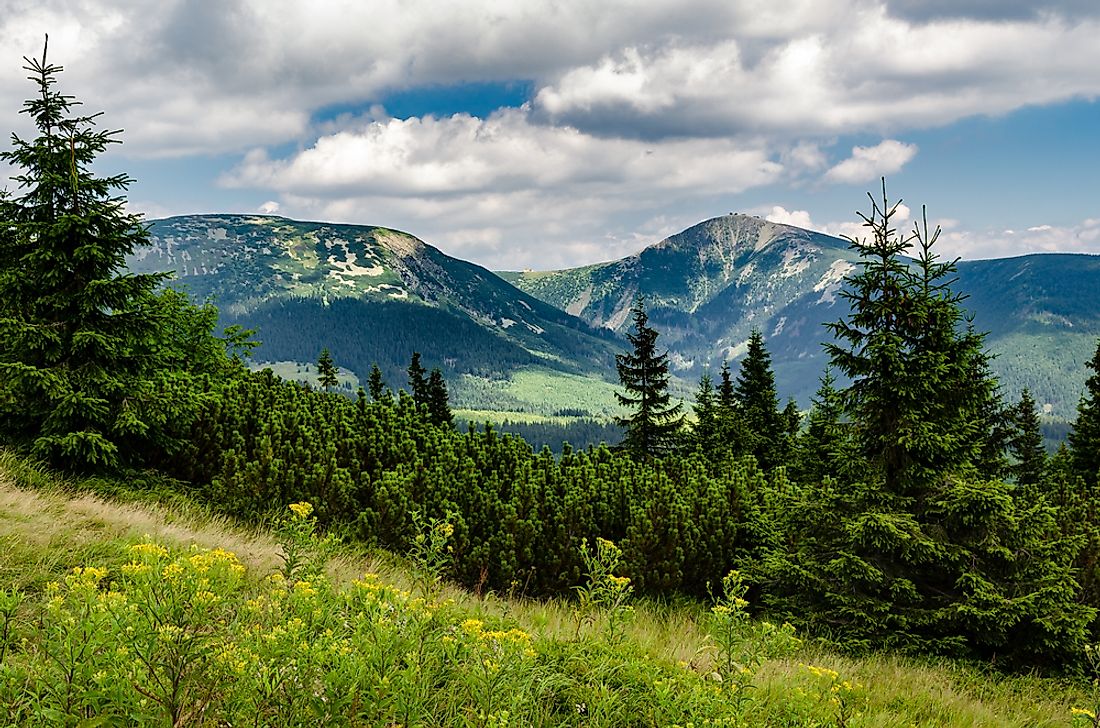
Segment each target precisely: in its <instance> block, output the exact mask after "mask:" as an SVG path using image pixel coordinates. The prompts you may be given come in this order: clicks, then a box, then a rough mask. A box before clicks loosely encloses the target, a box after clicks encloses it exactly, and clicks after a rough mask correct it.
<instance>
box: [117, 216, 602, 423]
mask: <svg viewBox="0 0 1100 728" xmlns="http://www.w3.org/2000/svg"><path fill="white" fill-rule="evenodd" d="M150 243H151V244H150V245H149V246H148V247H146V248H143V249H140V250H137V251H135V252H134V253H133V254H132V255H131V256H130V257H129V258H128V265H129V268H130V269H131V270H133V271H137V272H153V271H172V272H174V273H175V276H176V277H175V280H174V281H173V282H172V283H171V284H170V285H172V286H173V287H175V288H178V289H179V290H183V291H186V292H187V293H188V294H189V295H190V296H191V298H192V300H194V301H196V302H202V301H206V300H211V301H214V302H215V303H216V304H217V306H218V307H219V310H220V312H221V314H220V315H221V318H220V321H221V323H222V324H223V325H227V324H238V325H240V326H242V327H244V328H247V329H253V330H255V331H256V338H257V340H259V341H260V342H262V347H261V348H260V349H258V350H257V352H256V357H257V359H260V360H262V361H268V362H279V361H293V362H299V363H309V362H313V361H315V360H316V358H317V356H318V354H319V353H320V351H321V349H322V348H324V347H327V348H328V349H329V350H330V351H331V353H332V356H333V357H334V359H335V361H336V363H337V364H338V365H339V366H341V367H343V368H346V369H348V370H350V371H352V372H353V373H354V374H355V375H356V376H357V377H358V378H359V379H360V380H365V379H366V376H367V374H368V373H369V372H370V369H371V366H372V365H373V364H378V366H379V367H380V368H381V369H382V372H383V374H384V375H385V376H386V378H387V379H389V380H391V381H399V380H400V379H401V377H402V376H403V372H404V370H405V367H406V366H407V365H408V361H409V357H410V356H411V355H412V352H413V351H419V352H420V353H421V355H422V356H423V358H424V360H425V362H426V363H427V364H428V365H429V366H430V367H440V368H441V369H442V370H443V371H444V372H446V374H447V376H448V378H449V379H450V380H451V382H452V387H453V389H454V396H455V400H456V403H457V404H459V405H461V406H465V407H470V408H475V409H477V408H482V407H484V406H485V405H486V404H488V402H487V401H486V400H485V399H484V398H483V397H480V396H479V394H478V392H479V389H480V388H482V387H480V386H479V385H482V384H483V383H489V382H494V381H507V380H509V379H510V378H512V377H513V376H514V375H516V374H517V373H519V372H533V373H536V374H539V375H541V376H543V377H544V378H546V379H548V380H550V381H553V380H554V379H555V377H556V376H559V375H567V374H577V373H580V374H585V375H589V376H597V377H606V376H608V374H609V372H610V369H611V361H612V359H611V355H612V353H613V351H614V350H615V348H616V347H617V346H618V344H617V341H618V338H617V337H616V336H615V335H614V334H613V333H612V332H610V331H607V330H601V329H594V328H591V327H589V326H588V325H586V324H585V323H583V322H582V321H580V320H579V319H577V318H575V317H573V316H570V315H568V314H565V313H563V312H561V311H559V310H557V309H555V308H553V307H551V306H548V305H547V304H545V303H543V302H541V301H539V300H538V299H535V298H533V297H531V296H528V295H526V294H524V293H522V292H520V291H518V290H516V289H515V288H514V287H512V286H510V285H508V284H507V283H505V282H503V281H501V280H500V278H498V277H497V276H495V275H493V274H492V273H490V272H489V271H487V270H485V269H484V268H481V267H479V266H476V265H473V264H471V263H467V262H465V261H461V260H457V259H455V258H451V257H449V256H446V255H444V254H443V253H441V252H440V251H439V250H437V249H435V248H433V247H431V246H429V245H426V244H425V243H423V242H422V241H420V240H418V239H416V238H414V237H413V236H411V235H408V234H407V233H402V232H398V231H394V230H389V229H385V228H378V227H369V226H358V225H334V224H327V223H307V222H298V221H294V220H287V219H285V218H278V217H265V216H250V215H197V216H189V217H178V218H169V219H165V220H157V221H154V222H153V223H152V225H151V227H150ZM532 404H533V403H531V402H526V401H517V402H515V403H513V405H512V407H513V409H516V410H519V411H523V410H524V409H533V407H532ZM534 404H535V407H537V403H534Z"/></svg>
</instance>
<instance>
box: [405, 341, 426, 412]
mask: <svg viewBox="0 0 1100 728" xmlns="http://www.w3.org/2000/svg"><path fill="white" fill-rule="evenodd" d="M408 371H409V394H411V395H412V399H413V402H415V403H416V404H418V405H427V404H428V402H429V401H430V400H431V393H430V392H429V390H428V377H427V373H428V372H427V371H426V370H425V369H424V365H423V364H421V363H420V352H419V351H414V352H413V355H412V359H411V360H410V361H409V370H408Z"/></svg>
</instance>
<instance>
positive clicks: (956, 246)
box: [940, 218, 1100, 259]
mask: <svg viewBox="0 0 1100 728" xmlns="http://www.w3.org/2000/svg"><path fill="white" fill-rule="evenodd" d="M941 227H943V228H944V234H943V235H942V236H941V238H940V248H941V251H942V253H943V255H945V256H960V257H962V258H966V259H975V258H1002V257H1006V256H1011V255H1025V254H1027V253H1096V254H1100V220H1096V219H1091V218H1090V219H1086V220H1083V221H1082V222H1080V223H1076V224H1073V225H1049V224H1041V225H1033V226H1031V227H1029V228H1027V229H1026V230H1023V231H1021V230H1011V229H1008V230H966V229H961V228H955V229H948V228H947V226H946V225H942V224H941Z"/></svg>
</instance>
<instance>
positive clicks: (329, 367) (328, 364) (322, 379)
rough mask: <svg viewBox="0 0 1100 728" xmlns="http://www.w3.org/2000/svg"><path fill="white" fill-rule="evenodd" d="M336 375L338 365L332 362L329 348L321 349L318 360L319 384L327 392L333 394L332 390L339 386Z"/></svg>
mask: <svg viewBox="0 0 1100 728" xmlns="http://www.w3.org/2000/svg"><path fill="white" fill-rule="evenodd" d="M336 373H337V369H336V364H335V363H334V362H333V361H332V354H331V353H329V350H328V347H325V348H324V349H321V356H320V357H319V358H318V359H317V383H318V384H320V385H321V387H322V388H324V390H325V391H326V392H331V391H332V388H333V387H335V386H336V385H337V384H338V380H337V378H336Z"/></svg>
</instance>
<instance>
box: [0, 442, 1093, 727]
mask: <svg viewBox="0 0 1100 728" xmlns="http://www.w3.org/2000/svg"><path fill="white" fill-rule="evenodd" d="M88 488H97V489H99V490H104V489H110V490H115V491H119V490H121V492H123V493H125V492H127V491H126V485H125V484H115V483H110V482H104V481H85V482H59V481H58V480H56V479H55V478H54V477H53V476H51V475H49V474H46V473H43V472H41V471H39V470H37V469H35V468H34V467H32V466H30V465H28V464H27V463H26V462H24V461H21V460H19V459H17V458H15V457H12V456H11V455H10V454H8V453H5V452H3V451H0V544H3V546H4V548H3V549H0V593H2V594H3V595H5V597H6V595H8V594H11V593H12V591H13V590H17V591H19V592H21V593H22V594H23V598H22V600H21V601H20V602H18V603H17V605H16V606H15V607H14V608H12V609H10V610H9V609H8V607H7V606H6V605H7V604H8V602H7V601H5V602H4V604H3V605H0V607H2V608H0V614H2V620H0V621H2V622H3V625H4V626H5V628H6V629H5V630H4V632H3V635H4V638H3V640H4V641H3V647H4V650H5V651H4V654H3V659H2V660H0V711H2V712H3V714H4V715H5V716H6V717H7V719H8V722H10V723H11V724H12V725H41V724H44V723H42V722H41V719H45V718H44V716H46V715H49V716H51V718H50V719H49V721H48V722H51V723H57V724H64V723H65V722H66V720H70V718H71V720H70V722H73V723H77V722H79V721H80V720H81V719H84V720H85V721H86V723H85V724H89V725H90V724H92V723H91V722H90V721H92V719H98V720H99V721H101V722H102V723H100V722H96V723H95V724H97V725H98V724H113V723H111V719H112V715H115V716H118V717H120V718H121V716H124V715H129V716H130V718H129V720H128V721H127V720H120V722H121V723H125V724H130V723H132V722H137V723H140V724H144V725H170V724H173V720H172V716H171V715H170V711H169V708H173V709H175V710H176V716H177V718H176V720H175V724H177V725H215V724H221V720H222V719H226V718H237V717H240V718H244V719H246V720H247V721H248V722H253V721H257V720H258V721H260V722H262V723H264V724H265V725H302V724H304V723H306V722H313V723H318V722H320V723H326V722H328V723H330V724H375V725H383V724H394V723H397V722H401V723H404V724H416V723H421V722H423V723H426V724H446V725H506V724H507V725H512V724H523V725H526V724H539V725H578V724H584V725H589V726H626V725H676V724H678V725H688V724H692V723H693V724H694V725H703V724H706V723H705V721H710V723H711V724H719V725H727V724H729V725H837V724H839V723H838V711H839V710H840V708H839V707H838V706H837V705H836V704H835V703H834V702H833V701H832V697H833V696H834V695H836V694H837V693H834V692H833V691H832V686H833V685H838V686H840V693H839V694H840V695H841V696H842V697H843V699H844V700H845V701H846V702H847V705H848V707H849V708H850V709H851V710H852V711H853V712H854V711H859V713H860V715H859V716H858V717H855V718H850V719H849V723H848V724H850V725H853V726H854V725H868V726H871V725H873V726H883V727H898V728H901V727H902V726H905V727H908V726H913V725H919V726H944V727H947V726H972V727H975V728H977V727H985V726H990V727H992V726H997V727H998V728H1002V727H1006V726H1007V727H1017V726H1018V727H1020V728H1023V727H1025V726H1027V727H1029V728H1031V727H1044V726H1064V725H1069V724H1070V710H1071V708H1073V707H1076V706H1085V705H1086V704H1087V701H1088V698H1089V696H1088V695H1087V693H1086V691H1085V689H1084V688H1083V687H1076V686H1074V685H1070V684H1067V683H1063V682H1059V681H1056V680H1051V679H1042V678H1033V677H1019V678H1010V677H999V676H997V675H996V674H989V673H988V672H986V671H981V670H978V669H974V668H970V667H968V666H966V665H964V664H960V663H951V662H933V661H917V660H914V659H910V658H905V657H901V656H897V655H889V654H884V655H877V656H870V657H866V658H862V659H854V658H846V657H840V656H837V655H835V654H832V653H830V652H829V651H827V650H826V649H823V648H821V647H817V646H813V645H806V646H803V647H802V648H801V649H800V650H799V651H798V652H797V653H795V654H793V655H789V656H787V657H783V658H778V659H770V660H765V661H764V662H763V664H762V665H761V666H760V667H759V669H757V670H756V671H755V674H753V675H752V676H751V681H752V685H753V687H751V688H749V689H747V690H746V691H744V692H743V693H740V696H741V697H740V698H738V694H735V693H734V691H733V688H732V686H731V685H727V684H723V683H721V682H717V681H716V680H715V679H714V678H713V674H714V673H713V672H712V671H713V670H714V669H715V668H716V667H717V666H716V665H715V647H714V643H713V642H712V641H711V640H710V639H709V638H708V637H707V628H706V621H707V619H708V617H707V614H708V612H707V610H706V609H705V607H703V606H701V605H698V606H697V605H690V604H683V605H679V606H669V605H667V604H666V605H657V604H652V603H647V602H640V603H638V604H636V605H635V607H636V609H635V613H634V617H633V619H632V620H631V621H630V622H629V623H627V624H626V625H625V627H624V630H625V631H624V633H623V635H622V639H621V640H617V641H615V642H608V641H607V640H606V637H605V636H604V635H605V631H604V628H605V626H606V619H607V614H606V613H597V614H595V615H593V616H594V620H595V621H594V622H593V623H591V624H585V625H582V626H581V627H578V626H577V622H576V620H575V619H574V616H573V612H572V610H573V605H572V604H570V603H566V602H562V601H549V602H539V601H533V600H526V599H513V598H508V599H506V598H502V597H498V596H494V595H487V596H484V597H478V596H475V595H473V594H469V593H466V592H462V591H459V590H455V589H452V588H449V587H444V590H443V593H442V594H441V595H440V596H442V597H447V598H449V599H450V600H453V601H452V602H450V603H447V602H444V603H442V604H441V605H440V606H437V607H434V608H428V607H427V606H426V605H425V602H424V600H422V599H418V598H417V597H416V596H415V593H416V592H417V589H418V588H421V587H422V585H424V584H425V582H424V578H423V576H422V575H420V574H418V573H417V572H416V571H415V570H412V569H411V568H410V567H409V566H408V565H406V563H405V561H404V560H403V559H400V558H398V557H394V556H392V555H389V554H385V553H382V552H375V553H373V554H371V555H370V556H367V555H364V554H362V553H360V552H356V551H353V550H350V549H341V550H339V551H338V552H337V553H336V554H335V555H333V556H332V557H331V558H330V560H329V561H328V562H327V566H326V568H325V572H326V577H325V578H324V579H314V580H313V581H312V582H308V583H306V584H304V586H301V587H298V586H292V587H290V588H289V589H288V586H287V585H286V583H285V582H283V581H281V580H279V579H275V580H272V578H271V575H272V574H274V573H276V572H277V571H278V569H279V568H280V566H281V565H282V559H281V554H282V547H281V545H280V541H281V539H280V537H279V536H277V535H276V534H275V533H272V532H269V531H265V530H252V529H243V528H241V527H239V526H235V525H233V524H232V523H229V522H226V521H224V520H221V519H219V518H217V517H214V516H210V515H209V514H206V513H205V512H204V511H202V510H201V509H198V508H196V507H195V506H193V505H189V504H188V503H187V502H186V501H180V500H178V499H177V500H176V502H175V505H172V506H167V505H161V504H158V503H157V502H155V501H153V500H150V499H149V496H148V491H144V492H145V493H146V495H145V496H144V498H145V500H144V501H142V502H133V501H131V502H120V501H119V500H115V499H109V498H104V497H100V496H96V495H94V494H93V493H91V492H89V491H88V490H87V489H88ZM218 549H226V550H228V551H229V552H230V554H235V555H236V559H234V558H233V557H232V556H230V555H226V552H225V551H218ZM211 561H220V562H226V563H230V564H232V563H234V562H235V561H239V563H240V564H241V565H242V566H243V567H244V568H243V570H242V574H241V575H240V577H234V576H233V575H232V574H230V575H229V581H232V584H231V586H229V587H227V586H226V584H225V582H226V580H227V579H226V576H225V575H224V574H223V573H222V572H219V571H218V570H217V569H216V568H214V569H212V570H211V571H208V572H202V570H203V569H204V568H206V565H208V564H209V563H210V562H211ZM162 562H163V564H164V566H163V571H164V574H165V575H166V576H164V577H163V578H160V577H159V574H158V578H157V579H155V580H147V581H143V580H142V577H141V573H142V572H141V569H142V568H144V567H145V566H148V565H150V564H153V565H157V566H160V564H161V563H162ZM214 566H215V567H216V566H217V564H215V565H214ZM86 567H92V569H90V570H87V571H84V569H85V568H86ZM234 568H235V567H234ZM74 570H77V571H74ZM100 570H102V571H100ZM192 572H194V573H192ZM364 572H369V573H371V574H373V576H368V577H363V574H364ZM202 579H205V580H206V582H207V583H204V584H201V585H200V584H199V580H202ZM51 584H55V585H56V586H51ZM143 584H145V585H146V588H148V589H152V590H153V591H151V592H145V591H143V590H142V585H143ZM200 586H201V587H202V589H200V590H199V591H196V592H195V594H202V595H203V598H204V599H206V600H208V606H207V607H206V608H204V609H195V608H194V606H193V605H188V604H177V603H176V601H175V600H176V598H177V596H178V594H185V593H190V592H189V590H190V589H191V588H192V587H195V588H199V587H200ZM211 589H212V590H214V591H216V592H217V594H216V595H215V594H214V593H213V592H211V591H210V590H211ZM410 591H411V592H414V594H408V592H410ZM151 594H155V595H156V598H157V600H159V601H145V598H146V597H149V596H150V595H151ZM341 595H343V596H341ZM214 596H218V600H217V601H215V602H213V603H212V604H211V603H209V601H210V600H211V599H212V598H213V597H214ZM329 602H332V604H330V603H329ZM84 604H88V605H90V608H89V609H87V610H86V611H81V610H79V609H77V607H78V605H84ZM128 605H132V606H133V607H134V611H128ZM177 606H178V607H179V610H178V611H176V612H174V613H173V616H172V620H171V622H170V624H171V625H172V629H171V631H169V632H165V635H166V636H167V637H169V638H170V637H172V635H173V634H180V635H183V636H185V637H186V638H187V639H186V640H183V639H181V640H178V641H174V642H173V641H172V640H171V639H163V640H162V639H160V634H161V631H163V630H166V629H168V628H167V627H164V628H162V630H161V631H158V632H153V633H150V634H149V635H146V634H144V633H142V632H141V631H140V630H136V631H127V630H126V629H125V626H126V625H127V624H128V622H130V621H134V620H139V621H140V619H141V618H142V617H141V616H140V615H142V614H144V613H145V610H147V609H148V610H154V612H155V610H158V609H167V608H169V607H172V608H175V607H177ZM322 607H323V608H322ZM319 608H320V609H321V612H320V616H317V610H318V609H319ZM329 609H331V611H326V610H329ZM111 615H114V616H113V617H112V616H111ZM135 615H137V616H135ZM329 615H335V617H336V618H335V619H333V618H330V616H329ZM70 617H72V619H73V621H72V622H70V621H69V618H70ZM356 620H360V621H356ZM93 622H94V623H95V624H96V625H97V626H98V629H95V630H90V629H85V627H88V626H90V625H91V624H92V623H93ZM353 624H354V625H357V626H356V629H359V630H364V639H361V640H360V641H359V642H357V643H356V647H355V649H354V650H347V651H346V652H344V651H341V650H340V648H339V644H337V645H336V650H335V651H330V650H328V649H327V647H328V646H330V645H329V643H330V642H332V641H333V639H334V638H335V637H338V636H339V635H340V634H341V633H342V632H341V631H342V630H346V629H348V628H349V627H350V626H352V625H353ZM253 625H262V627H263V629H262V630H261V631H258V632H257V631H255V630H253V629H251V626H253ZM491 630H501V631H497V632H494V631H491ZM504 630H520V631H521V632H522V634H523V635H526V639H523V638H522V637H521V636H520V633H516V632H504ZM496 635H500V636H499V637H498V636H496ZM366 636H369V639H366V638H365V637H366ZM512 640H515V641H518V642H523V643H524V644H529V649H530V652H529V653H521V652H519V651H517V650H512V649H510V647H509V645H510V644H511V642H510V641H512ZM518 642H517V643H518ZM497 643H499V644H497ZM62 645H64V646H65V647H66V650H68V651H63V650H60V649H59V647H61V646H62ZM196 645H197V646H199V647H200V649H199V650H194V651H191V652H189V653H188V654H189V655H190V657H189V660H188V661H187V662H186V663H174V662H172V661H170V660H165V661H163V662H162V661H159V660H150V661H148V662H143V661H142V659H141V658H142V657H145V656H147V655H153V656H156V657H165V656H168V655H170V654H174V653H173V650H177V651H178V650H191V649H192V648H193V647H194V646H196ZM204 645H212V646H213V648H212V649H210V650H209V651H207V650H206V649H204V648H203V646H204ZM85 646H90V647H93V648H95V649H92V650H89V651H84V652H82V651H81V650H82V648H83V647H85ZM148 650H152V651H153V652H149V653H147V652H146V651H148ZM70 651H71V652H70ZM69 654H76V655H77V656H78V657H79V660H78V661H77V662H75V663H74V666H73V669H72V670H66V669H65V664H64V663H65V660H66V659H67V656H68V655H69ZM230 658H232V659H230ZM174 665H179V666H180V679H179V681H178V683H176V685H177V687H178V691H176V694H175V695H174V701H175V702H171V703H170V702H169V701H165V702H164V704H162V703H160V702H158V700H160V699H161V698H163V697H164V696H170V695H172V694H171V693H170V692H168V691H166V690H162V687H163V685H158V684H157V683H156V682H155V679H154V678H166V677H168V673H169V672H170V671H172V670H174V669H175V668H174ZM808 665H809V666H812V668H811V667H807V666H808ZM351 668H355V669H354V670H351ZM45 680H48V682H44V681H45ZM842 681H848V685H849V687H848V688H845V687H843V686H842V685H841V683H842ZM164 684H166V685H171V684H173V683H168V682H166V683H164ZM69 688H71V689H69ZM349 696H350V697H352V698H353V699H352V700H348V697H349ZM121 709H125V711H126V712H121ZM65 711H68V712H65ZM348 716H354V718H350V719H349V718H348ZM410 719H411V720H410ZM719 719H721V720H724V721H726V722H716V721H718V720H719Z"/></svg>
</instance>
